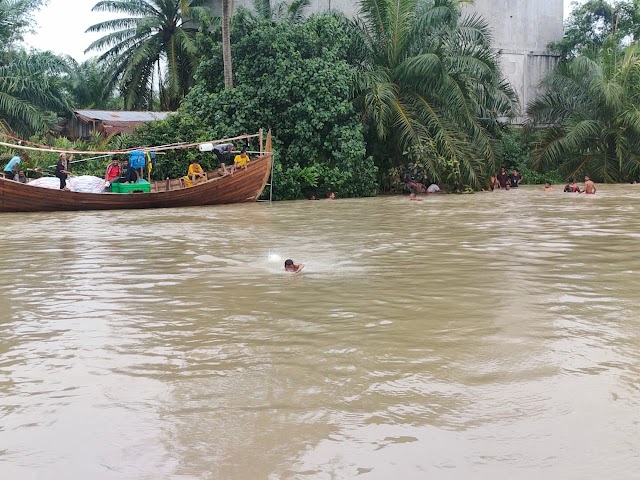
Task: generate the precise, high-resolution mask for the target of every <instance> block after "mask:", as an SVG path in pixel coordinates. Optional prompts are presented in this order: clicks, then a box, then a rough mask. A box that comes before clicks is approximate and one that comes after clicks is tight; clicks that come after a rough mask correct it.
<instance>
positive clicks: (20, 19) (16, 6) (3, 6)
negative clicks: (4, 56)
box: [0, 0, 44, 51]
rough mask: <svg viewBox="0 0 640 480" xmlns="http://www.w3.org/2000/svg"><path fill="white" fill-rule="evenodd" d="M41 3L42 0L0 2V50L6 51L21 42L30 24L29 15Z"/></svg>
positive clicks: (2, 0)
mask: <svg viewBox="0 0 640 480" xmlns="http://www.w3.org/2000/svg"><path fill="white" fill-rule="evenodd" d="M43 3H44V0H0V50H2V51H7V50H9V48H10V47H11V46H13V45H14V44H15V43H16V42H18V41H20V40H22V35H23V33H24V32H25V30H26V29H27V28H28V27H29V26H30V25H31V24H32V22H31V15H30V14H31V13H32V12H33V11H34V10H37V9H38V8H40V7H41V6H42V4H43Z"/></svg>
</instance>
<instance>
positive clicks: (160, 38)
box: [86, 0, 206, 110]
mask: <svg viewBox="0 0 640 480" xmlns="http://www.w3.org/2000/svg"><path fill="white" fill-rule="evenodd" d="M201 3H202V0H103V1H100V2H98V3H97V4H96V5H95V6H94V7H93V9H92V10H93V11H106V12H117V13H122V14H126V15H129V16H128V17H124V18H119V19H115V20H107V21H105V22H101V23H98V24H96V25H93V26H91V27H89V28H88V29H87V32H111V33H109V34H108V35H105V36H104V37H102V38H100V39H98V40H96V41H95V42H93V43H92V44H91V45H89V47H88V48H87V50H86V51H87V52H89V51H99V50H103V49H104V48H108V50H107V51H106V52H104V53H103V54H101V55H100V57H99V60H100V61H104V62H107V63H108V64H109V66H110V68H111V71H112V79H113V80H114V82H115V81H116V80H117V81H119V86H120V89H121V91H122V94H123V98H124V106H125V108H128V109H132V108H145V107H146V108H148V107H149V106H150V105H151V102H152V99H153V89H154V87H155V86H156V85H157V86H158V87H159V93H160V107H161V108H162V109H169V110H175V109H176V108H177V107H178V105H179V104H180V100H181V99H182V98H183V97H184V95H186V93H187V91H188V90H189V88H190V86H191V85H192V83H193V71H194V69H195V65H196V62H197V58H196V47H195V45H194V38H195V34H196V33H197V31H198V26H199V25H200V24H201V22H202V21H203V20H204V19H205V18H206V10H205V9H204V8H202V7H201Z"/></svg>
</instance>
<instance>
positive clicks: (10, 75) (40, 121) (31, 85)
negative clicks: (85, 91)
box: [0, 52, 71, 136]
mask: <svg viewBox="0 0 640 480" xmlns="http://www.w3.org/2000/svg"><path fill="white" fill-rule="evenodd" d="M68 72H69V70H68V66H67V64H66V62H65V61H64V60H63V59H62V58H60V57H57V56H55V55H53V54H52V53H50V52H40V53H26V52H17V53H13V54H12V55H11V61H10V62H8V63H7V64H6V65H2V66H0V118H1V119H2V120H0V124H1V126H2V128H3V129H4V130H9V131H13V132H16V133H18V134H20V135H23V136H28V135H32V134H34V133H44V132H45V131H47V130H48V129H50V128H52V127H53V126H55V124H56V123H57V121H58V116H57V114H58V113H60V114H65V113H68V112H70V111H71V105H70V102H69V99H68V96H67V94H66V92H65V91H64V84H63V78H62V77H63V76H64V75H66V74H68Z"/></svg>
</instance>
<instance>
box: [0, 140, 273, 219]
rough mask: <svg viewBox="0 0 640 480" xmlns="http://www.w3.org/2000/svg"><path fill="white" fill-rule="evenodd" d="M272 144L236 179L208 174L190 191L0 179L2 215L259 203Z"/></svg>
mask: <svg viewBox="0 0 640 480" xmlns="http://www.w3.org/2000/svg"><path fill="white" fill-rule="evenodd" d="M271 162H272V154H271V142H270V136H269V137H267V145H266V148H265V149H264V150H262V148H261V154H260V156H259V157H258V158H255V159H252V160H251V161H250V162H249V164H248V165H247V168H245V169H242V170H238V171H236V172H235V173H234V174H232V175H225V176H218V174H217V173H215V172H208V173H207V180H206V181H203V182H200V183H198V184H196V185H194V186H192V187H186V186H185V182H184V180H183V179H170V180H159V181H151V185H150V190H151V191H150V192H148V193H83V192H70V191H66V190H54V189H50V188H42V187H36V186H32V185H29V184H28V183H27V184H24V183H20V182H16V181H13V180H8V179H4V178H0V212H44V211H74V210H117V209H141V208H176V207H195V206H204V205H220V204H230V203H243V202H255V201H256V200H257V199H258V197H259V196H260V194H261V193H262V190H264V187H265V186H266V184H267V182H268V180H269V176H270V174H271Z"/></svg>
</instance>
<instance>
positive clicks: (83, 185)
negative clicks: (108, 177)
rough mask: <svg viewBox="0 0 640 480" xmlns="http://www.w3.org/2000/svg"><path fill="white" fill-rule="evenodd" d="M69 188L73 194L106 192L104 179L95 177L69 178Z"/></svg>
mask: <svg viewBox="0 0 640 480" xmlns="http://www.w3.org/2000/svg"><path fill="white" fill-rule="evenodd" d="M67 187H68V188H69V190H71V191H72V192H85V193H103V192H105V191H106V182H105V181H104V178H100V177H94V176H93V175H80V176H79V177H69V178H67Z"/></svg>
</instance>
